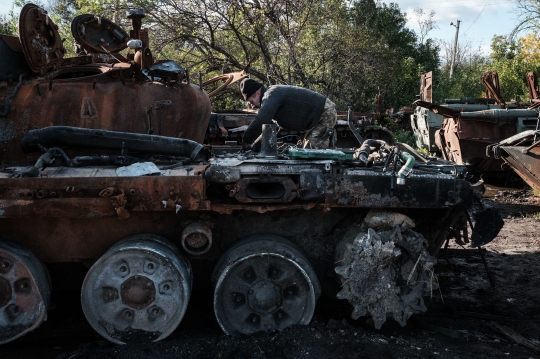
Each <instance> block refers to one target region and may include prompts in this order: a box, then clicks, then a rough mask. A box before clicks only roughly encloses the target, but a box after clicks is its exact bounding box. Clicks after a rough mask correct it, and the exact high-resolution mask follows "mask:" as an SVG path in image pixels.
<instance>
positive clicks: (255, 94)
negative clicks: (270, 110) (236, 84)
mask: <svg viewBox="0 0 540 359" xmlns="http://www.w3.org/2000/svg"><path fill="white" fill-rule="evenodd" d="M262 89H263V84H262V83H260V82H257V81H255V80H252V79H243V80H242V82H240V92H241V93H242V96H244V100H246V101H247V102H249V104H250V105H251V106H252V107H254V108H259V107H261V93H262Z"/></svg>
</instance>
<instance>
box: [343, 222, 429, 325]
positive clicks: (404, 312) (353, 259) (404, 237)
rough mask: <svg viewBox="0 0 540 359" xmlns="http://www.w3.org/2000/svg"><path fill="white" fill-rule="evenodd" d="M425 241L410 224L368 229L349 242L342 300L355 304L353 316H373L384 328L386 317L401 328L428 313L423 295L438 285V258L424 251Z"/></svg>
mask: <svg viewBox="0 0 540 359" xmlns="http://www.w3.org/2000/svg"><path fill="white" fill-rule="evenodd" d="M425 242H426V241H425V239H424V238H423V237H422V235H421V234H419V233H416V232H414V231H412V230H410V229H408V228H406V226H405V225H396V226H394V228H393V229H391V230H387V229H383V230H379V231H375V230H374V229H373V228H368V230H367V233H365V232H361V233H359V234H358V235H357V236H356V238H355V239H354V241H353V243H352V244H347V249H346V251H345V253H344V256H343V261H342V265H341V266H338V267H336V268H335V271H336V273H338V274H339V275H340V276H341V277H342V278H341V279H342V283H343V289H342V290H341V291H340V292H339V293H338V294H337V297H338V298H339V299H347V300H348V301H349V302H350V303H351V304H352V305H353V306H354V311H353V313H352V318H353V319H358V318H359V317H361V316H365V315H370V316H371V317H372V318H373V321H374V324H375V328H377V329H380V328H381V326H382V325H383V323H384V322H385V321H386V318H387V317H391V318H394V320H396V321H397V322H398V323H399V324H401V326H405V324H406V322H407V319H409V318H410V316H411V315H412V314H413V313H415V312H418V311H426V309H427V308H426V306H425V305H424V300H423V298H422V295H423V293H424V291H426V290H427V291H428V292H429V291H430V290H432V289H433V288H434V285H435V284H434V283H433V281H434V275H433V266H434V265H435V263H436V262H437V260H436V259H435V258H434V257H432V256H430V255H429V254H428V253H427V251H426V250H425V246H424V244H425Z"/></svg>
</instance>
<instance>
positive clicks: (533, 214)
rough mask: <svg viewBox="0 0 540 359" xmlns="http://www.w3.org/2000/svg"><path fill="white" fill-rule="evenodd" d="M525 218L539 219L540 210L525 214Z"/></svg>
mask: <svg viewBox="0 0 540 359" xmlns="http://www.w3.org/2000/svg"><path fill="white" fill-rule="evenodd" d="M525 218H532V219H540V212H536V213H527V214H525Z"/></svg>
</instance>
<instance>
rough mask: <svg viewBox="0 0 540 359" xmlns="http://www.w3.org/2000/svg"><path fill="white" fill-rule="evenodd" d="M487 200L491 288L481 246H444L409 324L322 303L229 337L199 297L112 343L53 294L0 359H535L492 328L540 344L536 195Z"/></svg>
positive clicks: (71, 298) (207, 300)
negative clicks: (294, 321)
mask: <svg viewBox="0 0 540 359" xmlns="http://www.w3.org/2000/svg"><path fill="white" fill-rule="evenodd" d="M486 196H488V197H490V198H491V199H492V200H493V205H494V206H495V207H497V208H498V209H499V210H500V212H501V214H502V216H503V218H504V222H505V224H504V227H503V229H502V230H501V232H500V233H499V235H498V237H497V238H496V239H495V240H494V241H493V242H492V243H490V244H488V245H486V246H485V257H486V261H487V263H488V268H489V270H490V273H491V276H492V278H493V284H494V287H492V286H491V285H490V281H489V279H488V275H487V273H486V270H485V268H484V265H483V262H482V258H481V256H480V253H479V251H478V250H477V249H470V248H461V247H459V246H457V245H453V246H450V248H449V250H448V251H447V252H446V256H445V255H444V251H443V252H441V255H440V256H439V261H438V264H437V265H436V267H435V268H436V273H437V275H438V281H439V286H440V290H437V291H434V292H433V293H432V295H431V297H429V298H425V300H426V304H427V305H428V312H427V313H424V314H421V315H415V316H413V317H412V318H411V319H410V320H409V322H408V324H407V326H406V327H403V328H402V327H400V326H399V324H397V323H395V322H393V321H389V322H387V323H385V324H384V325H383V327H382V329H381V330H375V329H374V328H373V326H372V322H371V321H370V320H369V319H365V318H360V319H359V320H357V321H353V320H351V319H350V318H349V314H350V308H349V306H348V305H347V304H346V303H343V302H340V301H336V300H331V299H329V298H324V297H323V298H321V299H320V300H319V303H318V306H317V309H316V313H315V316H314V319H313V320H312V322H311V324H310V325H308V326H297V327H293V328H289V329H287V330H285V331H283V332H281V333H265V334H260V335H256V336H252V337H246V336H240V337H230V336H226V335H224V334H222V332H221V330H220V328H219V326H218V324H217V322H216V321H215V318H214V314H213V312H212V310H211V308H212V303H211V293H205V292H202V293H198V294H195V296H194V297H192V299H191V303H190V307H189V308H188V311H187V314H186V317H185V318H184V320H183V321H182V324H181V325H180V327H179V328H178V329H177V330H176V331H175V332H174V333H173V334H172V335H171V336H170V337H168V338H167V339H165V340H163V341H161V342H158V343H137V344H131V345H126V346H117V345H114V344H111V343H109V342H108V341H106V340H105V339H102V338H101V337H100V336H99V335H97V334H96V333H95V332H94V331H93V330H92V329H91V328H90V326H89V325H88V324H87V323H86V320H85V319H84V316H83V314H82V311H81V310H80V308H77V307H75V308H73V307H72V308H71V309H69V310H68V309H65V307H66V306H64V305H63V304H64V303H78V301H79V297H78V293H76V292H73V293H63V294H62V295H61V296H60V297H59V296H58V295H57V297H56V298H54V297H53V301H54V302H55V303H56V309H53V310H52V311H51V313H50V315H49V320H48V321H47V322H45V323H44V324H43V325H42V326H41V327H40V328H39V329H38V330H36V331H35V332H33V333H31V334H29V335H27V336H26V337H24V338H22V339H20V340H17V341H15V342H12V343H9V344H7V345H4V346H2V347H0V358H1V359H4V358H58V359H75V358H130V359H136V358H144V359H151V358H235V359H236V358H240V359H242V358H246V359H247V358H261V359H262V358H294V359H298V358H303V357H306V358H475V359H479V358H540V351H534V350H532V349H529V348H527V347H526V346H524V345H522V344H518V343H517V342H516V341H514V340H511V339H509V338H508V337H507V336H505V335H503V334H502V333H501V331H500V329H497V326H499V328H501V326H502V328H510V329H513V330H514V331H515V332H517V333H519V334H520V335H521V336H522V338H524V339H525V340H530V342H529V343H532V345H537V346H538V347H540V230H539V229H540V198H539V197H535V196H533V195H532V193H531V191H526V190H525V191H524V190H522V191H516V190H500V189H496V188H490V187H489V186H488V190H487V192H486ZM445 257H446V258H445ZM68 307H69V306H68ZM518 340H519V339H518ZM535 341H536V342H535Z"/></svg>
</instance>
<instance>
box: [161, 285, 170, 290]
mask: <svg viewBox="0 0 540 359" xmlns="http://www.w3.org/2000/svg"><path fill="white" fill-rule="evenodd" d="M163 289H165V290H169V289H171V287H170V286H169V285H168V284H165V285H164V286H163Z"/></svg>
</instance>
